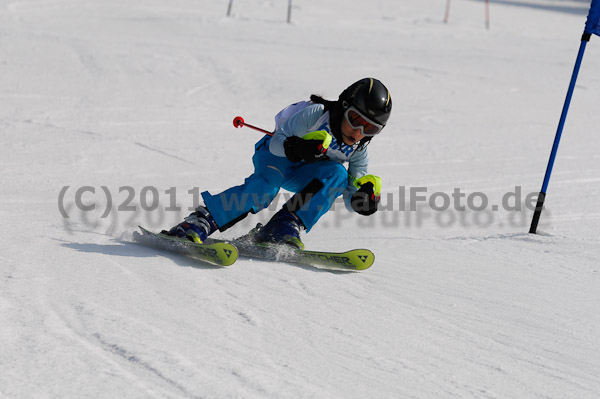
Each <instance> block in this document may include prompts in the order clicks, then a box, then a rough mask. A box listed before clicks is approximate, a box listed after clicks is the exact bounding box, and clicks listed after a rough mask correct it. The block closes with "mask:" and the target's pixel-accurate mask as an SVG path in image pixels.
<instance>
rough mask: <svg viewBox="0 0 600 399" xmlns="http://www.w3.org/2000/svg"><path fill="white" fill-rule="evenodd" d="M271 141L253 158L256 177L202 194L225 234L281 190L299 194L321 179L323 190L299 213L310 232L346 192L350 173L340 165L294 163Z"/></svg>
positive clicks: (260, 146)
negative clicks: (273, 147)
mask: <svg viewBox="0 0 600 399" xmlns="http://www.w3.org/2000/svg"><path fill="white" fill-rule="evenodd" d="M270 139H271V137H269V136H265V137H264V138H263V139H262V140H260V141H259V142H258V143H256V147H255V153H254V156H253V157H252V162H253V163H254V173H253V174H252V175H250V176H249V177H247V178H246V180H245V181H244V183H243V184H242V185H239V186H235V187H231V188H229V189H227V190H225V191H223V192H222V193H220V194H215V195H212V194H210V193H209V192H208V191H205V192H203V193H202V199H203V200H204V205H205V206H206V208H208V211H209V212H210V214H211V215H212V217H213V218H214V220H215V222H217V225H218V226H219V228H220V230H221V231H223V230H225V229H227V228H229V227H231V226H233V225H234V224H235V223H236V222H238V221H240V220H242V219H243V218H244V217H246V216H247V215H248V213H257V212H259V211H260V210H262V209H264V208H266V207H268V206H269V204H270V203H271V202H272V201H273V200H274V199H275V197H276V196H277V193H278V192H279V190H280V189H281V188H284V189H286V190H288V191H291V192H293V193H298V192H300V191H302V190H303V189H304V188H305V187H306V186H307V185H308V184H309V183H310V182H311V181H313V180H314V179H318V180H319V181H320V182H321V183H322V184H323V187H322V188H321V189H320V190H319V191H317V192H316V193H314V194H313V195H312V196H311V197H310V200H308V201H307V202H306V203H305V204H304V206H302V207H301V208H300V209H299V210H297V211H296V212H295V213H296V215H297V216H298V217H299V218H300V220H301V221H302V223H303V224H304V227H306V231H310V229H311V228H312V227H313V226H314V225H315V223H316V222H317V221H318V220H319V218H320V217H321V216H323V215H324V214H325V213H326V212H327V211H328V210H329V209H330V208H331V206H332V205H333V203H334V201H335V199H336V198H337V197H339V196H340V195H342V194H343V192H344V190H345V189H346V186H347V185H348V171H347V170H346V168H345V167H344V166H343V165H342V164H341V163H340V162H337V161H319V162H314V163H304V162H302V163H293V162H290V161H289V160H288V159H287V158H285V157H278V156H276V155H273V154H272V153H271V151H269V140H270Z"/></svg>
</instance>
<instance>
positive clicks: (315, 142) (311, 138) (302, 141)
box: [283, 130, 331, 162]
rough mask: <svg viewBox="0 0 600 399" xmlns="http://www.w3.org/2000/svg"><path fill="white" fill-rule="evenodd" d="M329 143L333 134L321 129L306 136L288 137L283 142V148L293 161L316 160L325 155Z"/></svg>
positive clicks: (288, 157)
mask: <svg viewBox="0 0 600 399" xmlns="http://www.w3.org/2000/svg"><path fill="white" fill-rule="evenodd" d="M329 144H331V135H329V133H327V132H326V131H324V130H319V131H316V132H311V133H308V134H307V135H305V136H304V137H298V136H290V137H288V138H287V139H285V141H284V142H283V150H284V151H285V156H286V157H287V159H289V160H290V161H291V162H300V161H305V162H315V161H318V160H319V159H321V158H323V157H324V156H325V153H326V152H327V148H329Z"/></svg>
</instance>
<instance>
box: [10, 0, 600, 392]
mask: <svg viewBox="0 0 600 399" xmlns="http://www.w3.org/2000/svg"><path fill="white" fill-rule="evenodd" d="M425 3H426V4H425ZM443 3H445V2H422V1H417V0H407V1H403V2H394V1H390V0H377V1H373V2H369V3H368V4H367V3H365V2H360V1H341V0H334V1H330V2H326V4H325V3H323V4H318V5H316V4H309V3H302V2H294V7H293V13H292V24H286V23H285V17H286V11H287V10H286V6H287V4H285V3H284V2H275V1H267V2H264V1H262V2H261V1H255V0H252V1H247V2H234V4H233V15H232V17H230V18H226V17H225V16H224V14H225V11H226V9H225V8H226V7H225V4H221V3H218V4H217V3H214V4H213V3H210V2H190V1H188V0H176V1H174V2H170V3H166V2H161V1H159V0H153V1H139V0H132V1H130V2H128V3H127V4H124V3H122V2H117V1H114V0H109V1H105V2H102V3H99V2H93V1H88V0H84V1H78V2H75V1H72V0H61V1H53V0H33V1H12V2H4V3H3V4H1V5H0V49H1V51H0V53H1V54H2V56H1V57H0V131H1V133H0V177H1V180H0V181H1V187H2V190H0V205H1V206H0V220H1V221H2V226H3V227H4V229H3V230H2V232H1V233H0V236H1V238H2V240H0V340H1V341H2V345H0V397H1V398H5V397H6V398H11V399H12V398H38V397H40V398H41V397H43V398H104V397H106V398H115V397H119V398H148V397H152V398H182V397H185V398H294V399H296V398H314V397H319V398H344V399H347V398H364V397H373V398H447V397H452V398H561V399H562V398H577V399H581V398H597V397H598V396H599V395H600V345H599V343H600V342H599V340H598V334H597V332H598V331H599V330H600V317H599V316H598V312H597V309H596V303H598V302H599V301H600V294H599V293H600V266H599V265H600V262H599V259H600V237H599V236H598V219H599V215H600V213H598V212H596V211H595V209H594V207H593V205H592V204H595V202H596V201H597V199H598V195H599V194H600V188H599V186H598V183H599V182H600V176H599V175H598V170H600V157H598V155H597V154H598V153H599V152H600V142H599V141H598V140H597V138H596V131H597V126H599V125H600V120H599V115H600V114H598V112H597V111H596V109H595V108H596V106H597V103H598V101H597V96H598V95H597V93H598V92H599V90H600V75H598V74H597V71H598V70H600V57H599V53H600V52H599V50H598V49H597V44H598V43H596V42H597V40H596V39H597V38H596V37H594V38H592V40H591V42H590V44H589V46H588V50H587V52H586V56H585V59H584V63H583V67H582V70H581V72H580V76H579V81H578V84H577V87H576V90H575V94H574V97H573V102H572V104H571V110H570V113H569V118H568V120H567V124H566V127H565V132H564V134H563V139H562V141H561V147H560V149H559V152H558V157H557V161H556V164H555V166H554V172H553V176H552V180H551V182H550V187H549V193H548V197H547V200H546V206H547V209H546V210H545V211H544V214H543V215H542V220H541V224H540V234H538V235H530V234H528V233H527V231H528V228H529V221H530V220H531V212H530V211H529V210H527V211H524V212H521V213H518V212H511V211H508V210H502V209H499V210H498V211H497V212H492V213H489V214H486V215H487V217H489V220H488V219H485V218H483V219H481V220H478V219H477V217H478V216H477V215H476V214H475V213H474V212H465V213H456V212H452V211H451V210H450V211H449V212H447V213H444V214H441V213H435V212H433V211H432V210H431V209H430V208H428V207H427V206H424V207H422V208H419V210H418V211H416V212H399V211H397V208H394V209H396V210H395V211H393V212H392V211H387V212H379V213H377V214H375V215H374V216H373V217H371V218H362V217H359V216H357V215H354V216H352V215H350V214H348V213H346V211H345V210H343V209H341V208H343V207H340V209H338V208H336V210H335V212H329V213H328V214H327V215H325V216H324V217H323V220H322V221H321V222H320V223H319V225H317V226H316V227H315V228H314V229H313V231H311V233H310V234H308V235H305V236H304V241H305V244H306V246H307V247H308V248H319V249H324V250H342V249H349V248H359V247H366V248H369V249H371V250H373V252H374V253H375V254H376V261H375V264H374V266H373V267H371V268H370V269H369V270H367V271H364V272H360V273H346V272H330V271H324V270H318V269H314V268H310V267H306V266H299V265H289V264H282V263H277V262H263V261H257V260H249V259H244V258H240V259H239V260H238V261H237V262H236V264H235V265H233V266H231V267H228V268H220V267H214V266H210V265H205V264H202V263H199V262H196V261H194V260H192V259H189V258H186V257H183V256H178V255H174V254H170V253H166V252H160V251H156V250H155V249H152V248H146V247H143V246H141V245H138V244H135V243H133V242H132V240H131V234H132V231H133V230H135V229H136V226H137V225H143V226H146V227H148V228H150V229H152V230H160V229H163V228H167V227H170V226H171V225H173V224H174V223H176V222H178V221H180V220H181V218H182V217H183V216H185V215H187V213H188V212H187V209H188V207H190V206H192V205H193V202H194V201H195V198H194V194H193V193H194V189H197V191H196V195H197V194H199V193H200V192H202V191H204V190H210V191H211V192H219V191H220V190H223V189H226V188H228V187H230V186H232V185H235V184H240V183H241V182H242V181H243V179H244V178H245V177H246V176H247V175H248V174H249V173H250V171H251V168H252V163H251V156H252V154H253V149H254V143H255V142H256V141H258V140H259V139H260V135H258V134H257V133H256V132H254V131H251V130H250V129H247V128H244V129H234V128H233V126H232V124H231V120H232V119H233V117H234V116H236V115H243V116H244V118H245V119H246V120H247V122H248V123H252V124H255V125H257V126H261V127H264V128H265V129H271V128H272V127H273V116H274V115H275V114H276V113H277V112H278V111H279V110H280V109H281V108H282V107H284V106H285V105H288V104H290V103H292V102H295V101H299V100H302V99H305V98H308V96H309V95H310V94H312V93H315V94H321V95H323V96H324V97H326V98H335V97H336V96H337V95H338V94H339V92H340V91H341V90H342V89H343V88H344V87H346V86H347V85H348V84H350V83H352V82H353V81H355V80H357V79H359V78H362V77H364V76H369V75H371V76H374V77H377V78H379V79H381V80H382V81H383V82H384V83H385V84H386V85H387V86H388V87H389V88H390V90H391V93H392V97H393V101H394V110H393V114H392V117H391V118H390V123H389V125H388V127H386V129H385V131H384V132H383V133H382V134H381V135H380V136H378V137H376V138H375V139H374V140H373V142H372V144H371V145H370V147H369V153H370V171H371V172H372V173H374V174H377V175H379V176H381V177H382V179H383V182H384V192H383V195H382V198H383V200H382V204H383V202H384V201H385V202H387V201H388V200H387V198H388V195H389V196H390V198H391V199H390V201H391V203H392V204H393V205H394V206H397V204H398V201H399V198H398V196H399V186H403V187H405V188H406V189H407V190H408V189H409V188H410V187H427V189H428V195H431V194H432V193H434V192H444V193H447V194H448V195H451V194H452V192H453V190H454V189H455V188H461V190H462V192H463V193H466V195H469V194H470V193H474V192H483V193H485V194H486V195H487V196H488V197H489V202H490V205H499V204H501V200H502V197H503V195H504V194H505V193H507V192H514V190H515V187H516V186H518V187H519V188H520V190H521V191H522V193H523V196H524V195H526V194H528V193H530V192H537V190H539V187H540V184H541V182H542V178H543V173H544V168H545V166H546V164H545V162H546V161H547V157H548V154H549V151H550V148H551V143H552V138H553V135H554V132H555V130H556V123H557V122H558V117H559V114H560V110H561V107H562V102H563V100H564V93H565V91H566V89H567V84H568V79H569V77H570V74H571V68H572V63H573V62H574V59H575V56H576V51H577V46H578V39H579V36H580V34H581V31H582V28H583V24H584V22H585V21H584V20H585V15H586V14H587V8H588V6H589V3H588V2H585V1H575V0H572V1H570V0H565V1H561V2H560V4H558V3H557V2H556V1H553V0H530V1H528V2H512V1H496V2H491V8H490V9H491V29H490V30H489V31H486V30H485V28H484V21H483V5H482V2H480V1H472V0H460V1H458V0H457V1H453V2H452V9H451V13H450V19H449V21H448V24H443V23H442V21H441V18H442V16H443V11H444V10H443V7H444V5H445V4H443ZM86 186H87V187H94V188H95V189H96V191H95V193H92V192H89V191H88V192H86V193H85V194H84V196H83V199H82V201H83V203H84V204H90V203H95V204H96V205H97V207H96V209H95V210H94V211H92V212H89V213H84V212H82V211H80V210H78V208H77V206H76V205H75V203H74V195H75V192H76V190H77V189H78V188H80V187H86ZM124 186H127V187H131V188H132V189H133V190H134V191H135V196H134V198H133V200H132V201H131V202H130V203H129V204H130V205H133V206H135V207H136V210H135V211H134V212H128V211H118V210H117V209H118V207H119V205H123V204H124V201H125V199H126V196H125V194H127V192H124V193H122V192H120V188H121V187H124ZM64 187H68V189H67V191H65V193H66V194H65V197H66V198H65V203H64V204H63V205H64V210H65V212H67V213H68V214H69V215H70V217H69V218H68V219H66V218H63V217H62V216H61V212H60V211H59V209H58V207H57V197H58V196H59V193H60V192H61V191H62V190H64ZM101 187H104V188H102V189H101ZM145 187H155V188H156V190H157V192H158V194H159V206H158V209H157V210H156V211H145V210H144V209H142V204H144V202H143V201H144V200H146V202H145V204H146V205H148V204H149V203H151V202H152V201H151V200H152V198H151V197H150V196H148V197H147V198H145V199H142V197H141V192H142V190H143V188H145ZM172 188H175V189H176V193H177V196H176V198H171V197H169V194H167V193H166V190H170V189H172ZM106 190H108V191H109V192H111V193H112V194H113V195H114V197H113V198H112V203H113V208H114V209H108V211H109V212H107V217H105V218H102V217H101V215H102V214H103V213H104V212H105V210H106V209H105V206H106V204H107V202H108V200H107V198H105V197H102V195H104V194H103V193H105V192H106ZM171 201H173V202H171ZM173 204H175V205H177V206H179V207H181V210H180V211H173V210H172V211H164V209H165V207H167V206H172V205H173ZM388 205H389V204H388ZM421 205H426V204H421ZM278 206H281V204H279V205H278ZM276 209H277V207H273V208H272V209H270V210H268V211H264V212H261V213H259V214H257V215H250V216H249V217H248V218H247V219H246V220H244V221H242V222H241V223H240V224H238V225H236V226H235V227H233V228H232V229H231V230H228V231H227V232H225V233H224V234H223V236H225V237H235V236H238V235H241V234H243V233H245V232H246V231H247V230H248V229H250V228H251V227H253V226H254V224H255V223H257V222H262V223H265V222H266V220H268V218H269V216H270V215H272V214H273V212H274V211H275V210H276ZM484 216H485V215H484ZM482 225H483V226H482Z"/></svg>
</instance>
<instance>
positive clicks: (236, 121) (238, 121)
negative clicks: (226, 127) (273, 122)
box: [233, 116, 274, 136]
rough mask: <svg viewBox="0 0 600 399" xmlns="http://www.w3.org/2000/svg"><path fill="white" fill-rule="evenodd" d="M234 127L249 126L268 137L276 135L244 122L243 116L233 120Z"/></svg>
mask: <svg viewBox="0 0 600 399" xmlns="http://www.w3.org/2000/svg"><path fill="white" fill-rule="evenodd" d="M233 126H235V127H237V128H240V127H242V126H248V127H249V128H252V129H254V130H258V131H259V132H262V133H264V134H266V135H268V136H272V135H273V134H274V132H269V131H268V130H265V129H261V128H259V127H256V126H252V125H251V124H249V123H246V122H244V118H242V117H241V116H236V117H235V118H233Z"/></svg>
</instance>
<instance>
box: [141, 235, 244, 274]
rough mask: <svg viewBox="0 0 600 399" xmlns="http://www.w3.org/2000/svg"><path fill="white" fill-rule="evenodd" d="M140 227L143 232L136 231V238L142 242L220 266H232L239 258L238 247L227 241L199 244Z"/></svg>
mask: <svg viewBox="0 0 600 399" xmlns="http://www.w3.org/2000/svg"><path fill="white" fill-rule="evenodd" d="M138 227H139V228H140V230H141V232H142V234H140V233H138V232H137V231H136V232H134V239H135V240H136V241H137V242H139V243H141V244H145V245H149V246H153V247H157V248H160V249H164V250H167V251H170V252H174V253H178V254H182V255H187V256H189V257H192V258H194V259H198V260H201V261H204V262H207V263H210V264H213V265H218V266H230V265H232V264H233V263H235V261H236V260H237V258H238V250H237V248H236V247H235V246H233V245H232V244H231V243H229V242H226V241H220V242H212V243H205V244H198V243H195V242H192V241H189V240H187V239H185V238H180V237H173V236H169V235H166V234H162V233H153V232H151V231H149V230H146V229H145V228H143V227H142V226H138Z"/></svg>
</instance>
